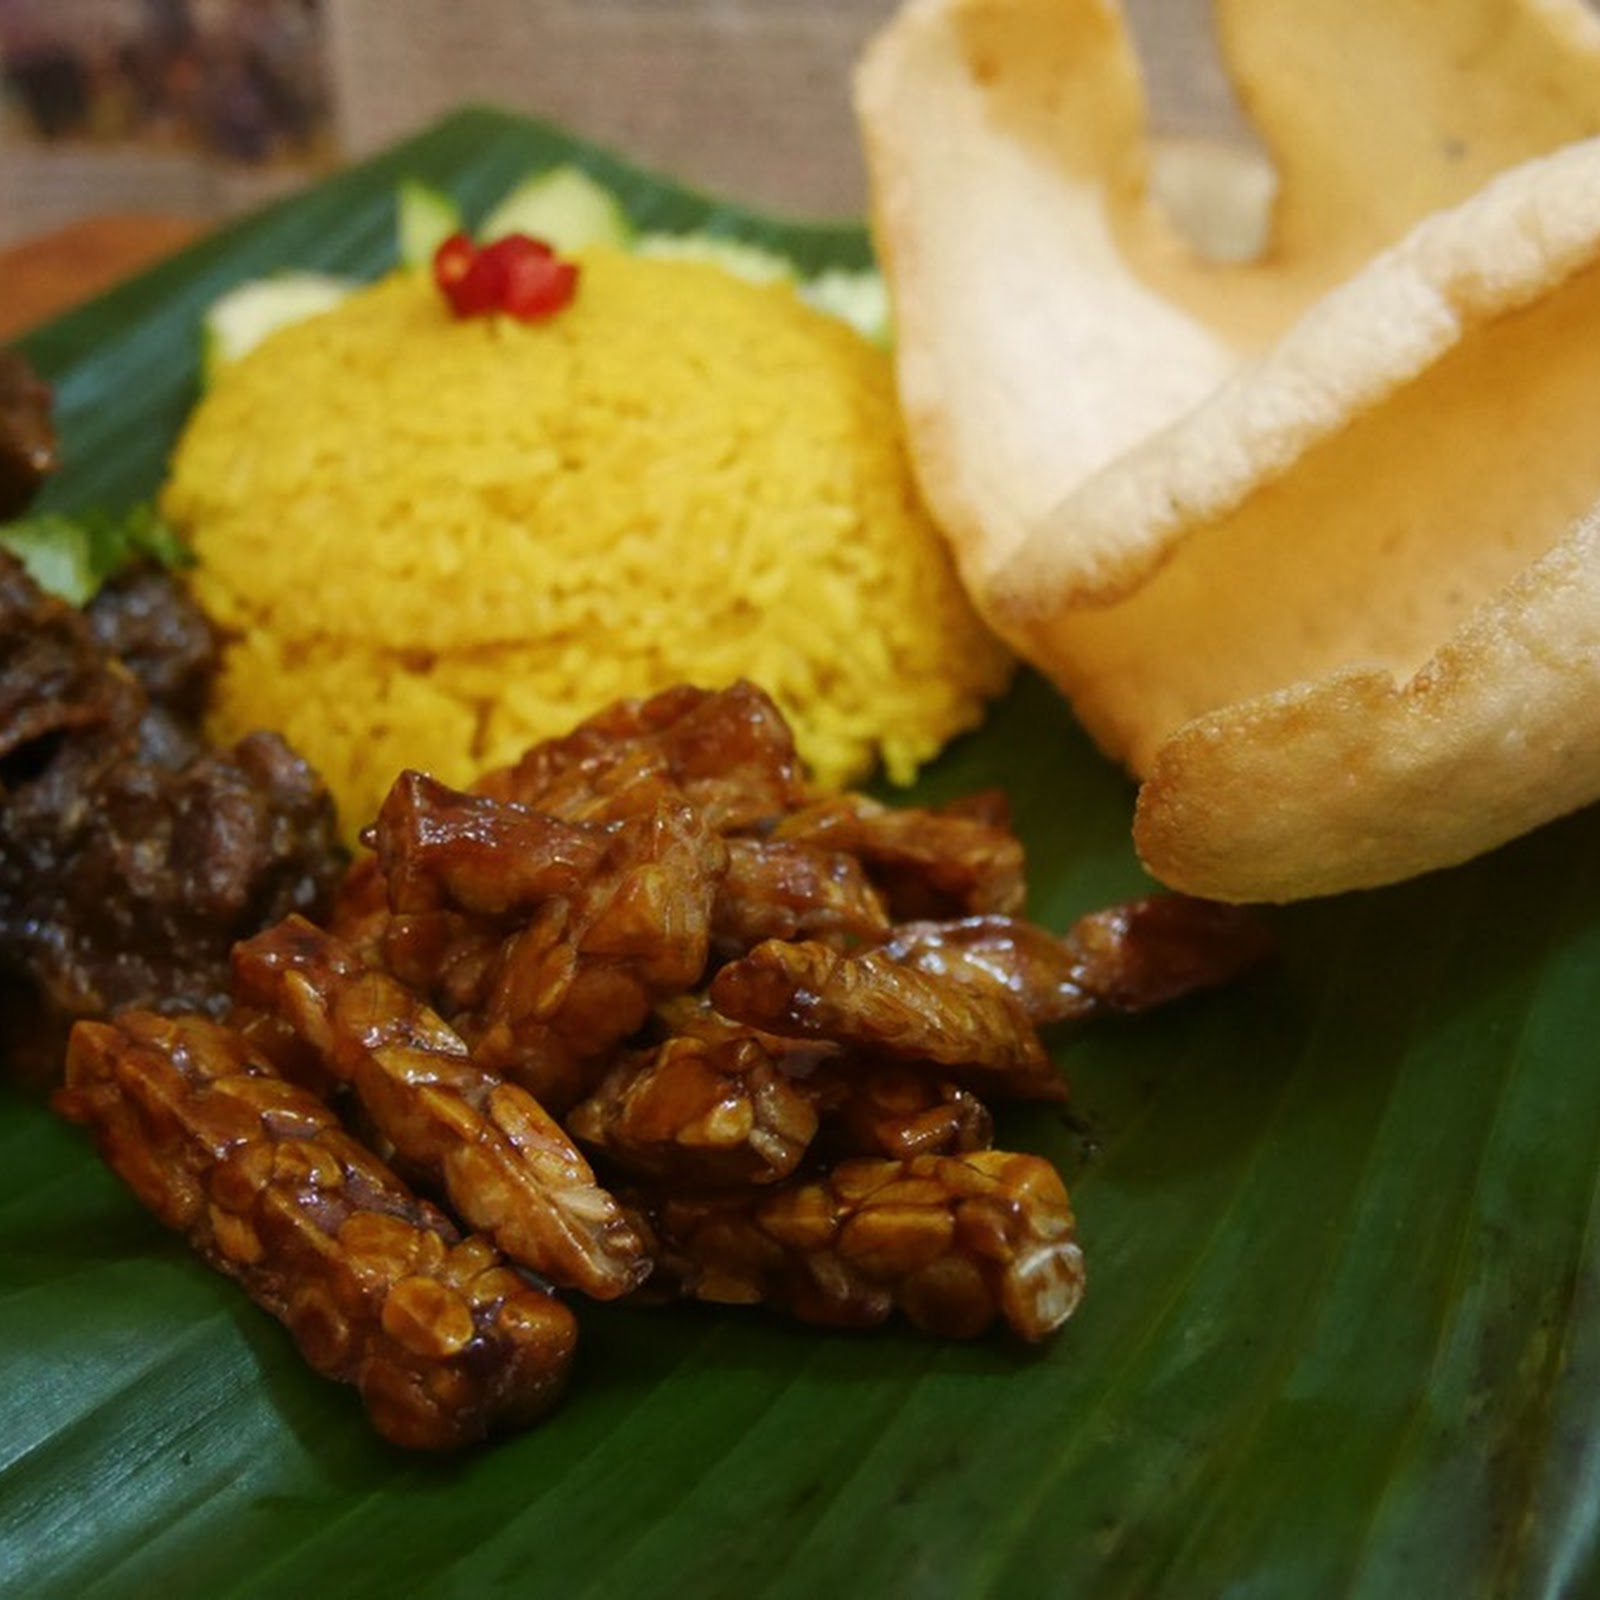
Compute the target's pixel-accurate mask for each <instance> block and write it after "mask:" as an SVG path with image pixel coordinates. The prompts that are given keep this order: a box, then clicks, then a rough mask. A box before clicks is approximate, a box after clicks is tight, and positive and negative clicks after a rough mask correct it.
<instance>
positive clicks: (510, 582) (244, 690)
mask: <svg viewBox="0 0 1600 1600" xmlns="http://www.w3.org/2000/svg"><path fill="white" fill-rule="evenodd" d="M581 274H582V275H581V280H580V288H579V292H578V296H577V298H576V300H575V301H574V302H573V303H572V305H570V306H569V307H568V308H566V309H565V310H564V311H562V312H560V313H559V314H557V315H555V316H553V317H551V318H549V319H548V320H545V321H542V322H536V323H519V322H515V321H513V320H510V319H508V318H504V317H498V316H496V317H489V318H473V319H468V320H458V319H456V318H455V317H453V316H452V315H451V313H450V311H449V309H448V307H447V306H446V305H445V304H444V302H443V300H442V298H441V297H440V296H439V294H438V293H437V292H436V291H435V289H434V287H433V285H432V284H431V282H430V281H429V280H428V278H427V276H426V274H423V273H415V272H413V273H406V272H401V273H397V274H395V275H393V276H391V277H389V278H387V279H385V280H383V281H382V282H380V283H378V284H376V285H374V286H372V287H370V288H368V289H364V290H362V291H360V292H358V293H357V294H355V295H353V296H351V297H350V298H349V299H347V300H346V301H344V302H343V303H342V304H340V305H339V306H338V307H336V308H335V309H333V310H331V311H328V312H325V313H323V314H321V315H319V316H316V317H314V318H311V319H310V320H308V321H306V322H303V323H299V324H297V325H294V326H292V327H289V328H286V329H284V330H282V331H280V332H277V333H275V334H273V335H271V336H270V337H269V338H267V339H266V340H265V341H264V342H263V343H262V344H261V345H260V346H259V347H258V348H257V349H255V350H254V351H252V352H251V353H250V354H249V355H247V356H245V357H244V358H243V359H241V360H240V361H238V362H237V363H236V364H235V365H233V366H231V367H229V368H227V369H225V370H224V372H223V373H222V374H221V375H220V376H219V377H218V379H217V381H216V382H215V383H214V385H213V387H212V388H211V389H210V390H209V391H208V393H207V394H206V395H205V397H204V398H203V400H202V402H201V404H200V405H199V407H198V408H197V410H196V412H195V414H194V416H193V417H192V418H191V420H190V423H189V425H188V427H187V429H186V430H185V433H184V435H183V437H182V439H181V440H180V442H179V446H178V449H177V451H176V453H175V456H174V459H173V463H172V470H171V475H170V479H169V482H168V484H167V486H166V489H165V491H164V495H163V510H164V511H165V513H166V515H167V516H168V517H169V518H170V519H171V520H172V522H173V523H174V524H175V525H176V526H177V527H178V528H179V530H180V531H181V532H183V533H184V534H185V535H186V537H187V538H188V539H189V541H190V543H191V544H192V546H193V548H194V551H195V553H196V555H197V557H198V566H197V568H196V569H195V576H194V587H195V590H196V593H197V596H198V598H199V599H200V601H201V603H202V604H203V605H204V606H205V607H206V608H207V609H208V611H209V612H210V613H211V615H212V616H213V617H214V618H215V619H216V620H217V621H218V622H219V623H220V624H221V625H222V626H223V628H224V629H225V630H226V631H227V633H228V635H229V637H230V641H231V642H230V644H229V646H228V649H227V652H226V655H225V661H224V667H223V671H222V675H221V680H220V684H219V690H218V694H217V699H216V705H215V711H214V717H213V728H212V732H213V733H214V734H215V735H216V736H217V737H219V738H223V739H230V738H233V737H236V736H238V735H239V734H241V733H243V732H244V731H246V730H248V729H251V728H256V727H270V728H275V729H278V730H279V731H281V732H282V733H284V734H285V735H286V736H287V737H288V738H289V740H290V741H291V742H292V743H293V744H295V745H296V747H297V748H298V749H299V750H300V751H301V752H302V753H303V754H304V755H305V756H306V757H307V758H308V759H310V760H311V761H312V762H313V763H314V764H315V765H316V766H317V767H318V768H319V769H320V771H321V772H322V773H323V775H324V777H325V778H326V780H327V782H328V784H329V787H330V788H331V789H332V791H333V793H334V794H335V796H336V797H337V799H338V801H339V804H340V809H341V813H342V815H343V817H344V819H345V827H346V830H347V832H350V833H352V834H353V833H354V831H355V830H357V829H359V827H360V826H361V825H362V824H363V822H364V821H365V820H366V819H368V818H370V817H371V815H372V814H373V813H374V812H375V810H376V808H377V805H378V802H379V800H380V799H381V797H382V795H383V793H384V791H385V790H386V789H387V787H388V785H389V783H390V782H391V780H392V779H393V778H394V776H395V774H396V773H397V772H398V771H399V770H400V769H401V768H402V767H420V768H423V769H425V770H427V771H430V772H432V773H434V774H435V775H436V776H438V777H439V778H441V779H443V780H444V781H446V782H451V783H457V784H464V783H466V782H468V781H470V779H471V778H472V776H473V775H475V774H476V773H478V772H480V771H481V770H483V769H484V768H486V767H492V766H496V765H499V764H502V763H506V762H509V761H511V760H513V759H515V757H516V756H517V755H518V754H519V753H520V752H521V751H522V750H523V749H524V748H525V747H526V746H528V745H529V744H531V743H533V742H534V741H536V740H539V739H542V738H545V737H548V736H551V735H553V734H557V733H560V732H563V731H564V730H566V729H567V728H569V727H570V726H571V725H572V724H573V723H574V722H575V721H576V720H578V719H579V718H580V717H582V716H584V715H586V714H588V713H590V712H592V711H594V710H595V709H596V708H598V707H600V706H603V705H605V704H607V703H608V702H610V701H613V700H615V699H617V698H619V697H622V696H632V695H644V694H650V693H653V692H655V691H657V690H660V689H662V688H665V687H667V686H668V685H670V684H673V683H678V682H693V683H697V684H699V685H702V686H704V687H707V688H718V687H721V686H723V685H725V684H727V683H730V682H732V681H733V680H734V679H736V678H740V677H745V678H749V679H752V680H754V681H755V682H757V683H759V684H760V685H761V686H762V687H764V688H765V689H766V690H767V691H768V692H769V693H770V694H771V695H772V696H773V698H774V699H775V700H776V701H777V702H778V703H779V705H780V706H781V707H782V709H783V710H784V712H785V713H786V715H787V716H788V717H789V719H790V720H791V722H792V724H793V726H794V729H795V733H796V738H797V741H798V744H799V746H800V751H801V754H802V756H803V757H804V758H805V760H806V762H807V764H808V765H809V767H810V768H811V770H812V773H813V775H814V776H815V777H816V778H817V779H818V781H819V782H822V783H825V784H830V785H833V784H839V785H842V784H848V783H853V782H856V781H859V780H860V779H861V778H862V777H863V776H864V775H865V774H866V773H867V772H868V771H869V770H871V769H872V768H873V767H875V766H877V765H878V764H880V763H881V765H882V767H883V769H884V771H885V772H886V773H887V775H888V776H889V778H890V779H891V780H892V781H895V782H905V781H908V780H909V779H910V778H911V777H912V776H913V775H914V774H915V772H916V769H917V768H918V766H919V765H920V764H921V763H923V762H925V761H927V760H928V759H929V758H931V757H932V756H933V755H934V754H935V753H936V752H937V751H938V750H939V749H940V747H941V746H942V745H943V744H945V743H946V742H947V741H948V740H949V739H950V738H951V737H952V736H953V735H955V734H956V733H958V732H960V731H962V730H964V729H966V728H969V727H971V726H973V725H974V724H975V723H976V722H977V721H978V720H979V719H980V718H981V716H982V713H983V706H984V703H985V701H986V699H987V698H989V697H990V696H992V695H994V694H995V693H997V692H998V691H999V690H1000V689H1001V688H1002V687H1003V685H1004V683H1005V681H1006V679H1007V677H1008V674H1009V670H1010V660H1009V657H1008V656H1007V655H1006V653H1005V652H1004V650H1003V649H1002V647H1001V646H1000V645H999V644H998V643H997V642H996V641H995V639H994V638H993V636H992V635H991V634H990V633H989V632H988V631H987V630H986V629H985V627H984V626H983V624H982V623H981V622H980V620H979V619H978V617H977V616H976V615H975V614H974V612H973V611H972V609H971V607H970V605H969V603H968V602H967V600H966V598H965V596H964V594H963V592H962V590H961V587H960V585H959V583H958V581H957V579H956V576H955V573H954V572H953V570H952V568H951V566H950V563H949V559H948V557H947V555H946V553H945V550H944V546H943V544H942V542H941V540H940V539H939V538H938V536H937V534H936V532H935V530H934V528H933V526H932V524H931V523H930V522H929V520H928V518H927V516H926V514H925V512H924V511H923V509H922V508H921V505H920V503H919V501H918V498H917V494H916V491H915V488H914V486H913V483H912V480H911V477H910V473H909V469H908V466H907V463H906V457H905V454H904V447H903V442H902V432H901V426H900V422H899V417H898V412H897V409H896V402H895V396H894V388H893V382H892V378H891V373H890V368H889V363H888V359H887V358H886V356H885V355H884V354H883V352H882V351H880V350H878V349H876V348H874V347H873V346H872V345H870V344H869V343H867V342H866V341H865V340H864V339H862V338H861V337H860V336H859V335H858V334H856V333H855V332H854V331H853V330H852V329H850V328H849V327H847V326H845V325H844V324H843V323H840V322H838V321H836V320H835V319H833V318H831V317H829V316H827V315H826V314H824V313H821V312H818V311H816V310H813V309H812V308H810V307H809V306H807V305H805V304H804V303H803V302H802V301H801V300H800V298H799V297H798V296H797V295H796V293H795V292H794V290H793V289H792V288H791V287H789V286H788V285H784V284H772V285H755V284H751V283H747V282H743V281H740V280H738V279H736V278H734V277H732V276H730V275H729V274H728V273H726V272H724V271H723V270H721V269H720V268H718V267H716V266H713V265H710V264H706V263H703V262H693V261H663V260H647V259H640V258H636V257H631V256H628V255H626V254H622V253H619V252H612V251H599V250H596V251H591V252H586V253H585V254H584V255H583V256H582V257H581Z"/></svg>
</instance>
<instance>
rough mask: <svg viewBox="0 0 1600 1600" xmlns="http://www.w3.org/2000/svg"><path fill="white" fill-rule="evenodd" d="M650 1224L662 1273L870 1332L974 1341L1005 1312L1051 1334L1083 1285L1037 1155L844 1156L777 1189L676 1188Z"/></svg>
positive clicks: (693, 1292)
mask: <svg viewBox="0 0 1600 1600" xmlns="http://www.w3.org/2000/svg"><path fill="white" fill-rule="evenodd" d="M642 1204H644V1205H645V1206H646V1207H648V1206H649V1203H648V1201H645V1202H642ZM649 1221H650V1226H651V1228H652V1230H653V1232H654V1234H655V1240H656V1248H657V1250H658V1252H659V1254H658V1262H657V1269H656V1279H655V1280H654V1281H656V1282H659V1283H661V1284H663V1285H668V1284H671V1285H675V1286H676V1287H677V1288H678V1289H679V1291H680V1292H681V1293H683V1294H685V1295H688V1296H692V1297H694V1298H696V1299H700V1300H711V1301H718V1302H722V1303H727V1304H735V1305H739V1304H756V1303H758V1302H760V1303H765V1304H769V1305H774V1306H780V1307H783V1308H785V1309H787V1310H789V1311H791V1312H792V1313H793V1314H794V1315H795V1316H797V1317H799V1318H801V1319H802V1320H804V1321H807V1322H818V1323H826V1324H830V1325H833V1326H838V1327H870V1326H872V1325H874V1324H876V1323H879V1322H882V1321H884V1320H885V1318H887V1317H888V1316H889V1315H890V1313H891V1312H893V1311H899V1312H900V1313H901V1314H902V1315H904V1316H905V1317H906V1318H908V1319H909V1320H910V1321H911V1322H912V1323H914V1324H915V1325H916V1326H917V1327H919V1328H921V1329H923V1330H924V1331H926V1332H928V1333H933V1334H937V1335H940V1336H941V1337H945V1338H972V1337H974V1336H976V1335H977V1334H980V1333H982V1332H983V1331H984V1330H985V1329H986V1328H988V1327H989V1326H990V1325H991V1324H992V1323H993V1322H994V1320H995V1319H996V1317H1000V1318H1003V1319H1004V1321H1005V1322H1006V1323H1007V1324H1009V1325H1010V1327H1012V1328H1013V1329H1014V1330H1015V1331H1016V1332H1017V1333H1019V1334H1021V1335H1022V1336H1023V1337H1024V1338H1025V1339H1040V1338H1043V1337H1044V1336H1045V1335H1046V1334H1047V1333H1049V1332H1051V1331H1052V1330H1053V1329H1054V1328H1057V1327H1059V1326H1060V1324H1061V1323H1062V1322H1064V1321H1065V1320H1066V1319H1067V1318H1068V1317H1069V1316H1070V1315H1071V1314H1072V1312H1073V1310H1074V1309H1075V1308H1076V1306H1077V1304H1078V1300H1079V1298H1080V1296H1081V1295H1082V1292H1083V1256H1082V1252H1081V1251H1080V1250H1079V1248H1078V1244H1077V1241H1076V1238H1075V1236H1074V1230H1075V1224H1074V1220H1073V1215H1072V1208H1071V1204H1070V1202H1069V1200H1068V1198H1067V1192H1066V1189H1065V1188H1064V1187H1063V1185H1062V1182H1061V1179H1060V1176H1059V1175H1058V1174H1057V1172H1056V1170H1055V1168H1054V1167H1052V1166H1051V1165H1050V1163H1049V1162H1047V1161H1044V1160H1042V1159H1041V1158H1039V1157H1037V1156H1028V1155H1016V1154H1011V1153H1009V1152H1005V1151H998V1150H987V1151H977V1152H974V1153H972V1154H970V1155H960V1156H916V1157H913V1158H911V1159H910V1160H906V1161H881V1160H870V1159H865V1160H859V1161H844V1162H841V1163H839V1165H838V1166H836V1167H834V1168H833V1169H832V1170H831V1171H830V1172H828V1173H827V1174H825V1175H824V1176H823V1177H821V1178H819V1179H817V1180H816V1181H814V1182H807V1183H798V1184H787V1185H784V1186H783V1187H782V1188H780V1189H778V1190H761V1191H748V1192H742V1193H725V1194H720V1195H699V1196H668V1197H665V1198H662V1199H660V1200H659V1201H657V1202H656V1203H655V1205H654V1206H653V1208H650V1209H649Z"/></svg>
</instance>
